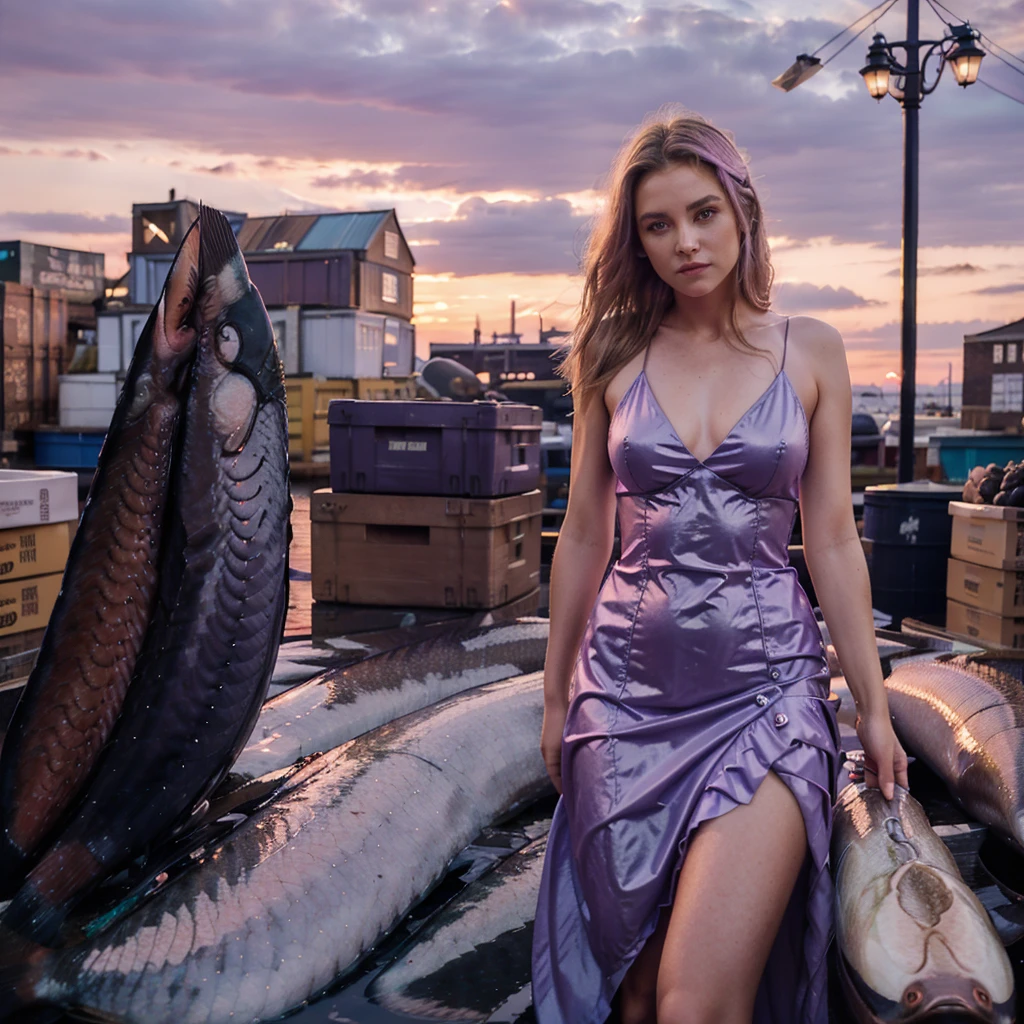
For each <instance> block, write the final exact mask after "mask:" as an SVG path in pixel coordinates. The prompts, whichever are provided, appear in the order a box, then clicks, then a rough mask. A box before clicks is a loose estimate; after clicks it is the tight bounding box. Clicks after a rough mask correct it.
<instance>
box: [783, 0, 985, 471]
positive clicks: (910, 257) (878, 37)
mask: <svg viewBox="0 0 1024 1024" xmlns="http://www.w3.org/2000/svg"><path fill="white" fill-rule="evenodd" d="M919 21H920V0H907V38H906V39H904V40H901V41H899V42H895V43H889V42H887V41H886V38H885V36H884V35H882V33H881V32H878V33H876V34H875V36H874V39H873V40H872V42H871V45H870V46H869V47H868V55H867V63H866V64H865V65H864V67H863V68H861V70H860V73H861V76H862V77H863V78H864V84H865V85H866V86H867V89H868V92H869V93H870V94H871V95H872V96H873V97H874V98H875V99H876V100H878V101H881V100H882V98H883V97H884V96H886V95H889V96H892V97H893V99H895V100H896V101H897V102H898V103H899V104H900V106H902V107H903V247H902V264H903V265H902V269H901V291H902V315H903V328H902V336H901V341H900V359H901V364H902V365H901V367H900V378H901V379H900V422H901V423H913V422H914V405H915V402H914V392H915V386H916V376H917V374H916V368H917V210H918V196H917V192H918V188H917V184H918V150H919V148H920V137H919V129H918V111H919V109H920V107H921V102H922V101H923V99H924V97H925V96H927V95H928V94H929V93H931V92H932V91H933V90H934V89H935V87H936V86H937V85H938V84H939V79H940V78H941V77H942V71H943V68H944V67H945V66H946V64H949V65H950V66H951V67H952V69H953V75H954V76H955V77H956V81H957V84H958V85H962V86H964V87H965V88H966V87H967V86H968V85H971V84H972V83H974V82H975V81H977V78H978V69H979V68H980V67H981V59H982V57H984V56H985V51H984V50H982V49H981V48H980V47H979V46H978V44H977V40H978V39H980V38H981V34H980V33H979V32H977V31H976V30H975V29H973V28H971V26H970V23H969V22H965V23H964V24H962V25H948V28H949V32H948V33H946V34H945V35H944V36H943V37H942V38H941V39H921V38H919V27H918V26H919ZM894 47H895V48H899V49H901V50H903V51H904V53H905V55H906V56H905V60H904V62H903V63H900V62H899V61H898V60H896V58H895V56H894V55H893V48H894ZM922 48H924V49H925V54H924V57H923V58H922V57H921V50H922ZM934 55H938V71H937V73H936V75H935V79H934V81H932V83H931V84H930V85H929V84H927V83H926V81H925V72H926V70H927V67H928V61H929V60H930V59H931V58H932V56H934ZM811 61H816V58H811V57H808V56H807V55H806V54H801V56H800V57H798V58H797V63H796V64H794V65H793V67H792V68H790V69H789V71H787V72H784V73H783V74H782V75H780V76H779V77H778V78H777V79H775V81H774V83H773V84H774V85H777V86H778V87H779V88H780V89H785V90H786V91H787V92H788V91H789V90H790V89H792V88H795V86H797V85H799V84H800V82H802V81H806V79H807V78H808V77H810V75H811V74H814V73H815V72H817V71H818V70H820V68H821V66H822V65H821V62H820V61H817V63H816V64H814V65H813V66H812V64H811V63H810V62H811ZM913 477H914V431H913V430H901V431H900V446H899V461H898V463H897V470H896V479H897V480H898V481H899V482H900V483H907V482H909V481H910V480H912V479H913Z"/></svg>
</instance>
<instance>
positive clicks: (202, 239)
mask: <svg viewBox="0 0 1024 1024" xmlns="http://www.w3.org/2000/svg"><path fill="white" fill-rule="evenodd" d="M236 257H237V258H238V259H239V261H241V252H240V250H239V248H238V241H237V240H236V238H235V233H234V231H232V230H231V225H230V224H229V223H228V219H227V217H225V216H224V214H223V213H221V212H220V210H215V209H214V208H213V207H212V206H201V207H200V208H199V270H200V277H201V279H202V280H204V281H205V280H206V279H207V278H208V277H211V276H216V275H217V274H219V273H220V272H221V271H222V270H223V269H224V268H225V267H226V266H227V265H228V264H229V263H231V262H232V260H234V259H235V258H236ZM242 266H243V271H244V266H245V265H244V262H243V264H242Z"/></svg>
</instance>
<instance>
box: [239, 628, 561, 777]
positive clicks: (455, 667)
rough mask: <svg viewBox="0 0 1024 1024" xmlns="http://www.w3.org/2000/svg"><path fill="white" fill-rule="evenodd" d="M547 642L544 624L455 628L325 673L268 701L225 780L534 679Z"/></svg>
mask: <svg viewBox="0 0 1024 1024" xmlns="http://www.w3.org/2000/svg"><path fill="white" fill-rule="evenodd" d="M547 641H548V620H547V619H524V620H523V621H521V622H510V623H503V624H500V625H493V626H477V627H475V628H469V629H466V628H456V629H453V630H449V631H446V632H445V633H443V634H440V635H438V636H433V637H430V638H429V639H426V640H421V641H418V642H416V643H413V644H409V645H408V646H404V647H399V648H397V649H395V650H391V651H385V652H384V653H383V654H377V655H374V656H373V657H370V658H366V659H364V660H363V661H360V662H357V663H356V664H355V665H349V666H346V667H345V668H341V669H336V670H331V671H329V672H325V673H324V674H323V675H321V676H318V677H317V678H315V679H311V680H310V681H309V682H307V683H302V684H300V685H299V686H295V687H293V688H292V689H290V690H288V691H286V692H285V693H282V694H279V695H278V696H277V697H274V698H272V699H271V700H269V701H267V703H266V704H265V705H264V706H263V710H262V711H261V712H260V715H259V718H258V719H257V721H256V727H255V729H254V730H253V732H252V735H251V736H250V737H249V741H248V742H247V743H246V746H245V748H244V749H243V751H242V753H241V754H240V755H239V757H238V760H237V761H235V764H234V766H233V767H232V770H231V773H232V776H233V777H236V778H237V781H239V782H241V781H244V780H247V779H250V778H258V777H259V776H261V775H265V774H266V773H267V772H271V771H276V770H277V769H278V768H283V767H284V766H285V765H288V764H291V763H292V762H293V761H295V760H297V759H298V758H300V757H305V756H306V755H308V754H312V753H315V752H317V751H321V750H330V749H332V748H333V747H336V746H338V744H339V743H344V742H345V741H346V740H350V739H352V737H353V736H358V735H359V734H360V733H364V732H367V731H368V730H369V729H375V728H376V727H377V726H378V725H383V724H384V723H385V722H387V721H390V720H391V719H393V718H398V717H399V716H401V715H405V714H408V713H409V712H410V711H416V710H417V709H419V708H422V707H426V706H427V705H428V704H434V703H436V702H437V701H439V700H442V699H443V698H445V697H450V696H451V695H452V694H454V693H458V692H460V691H461V690H466V689H469V688H470V687H472V686H480V685H482V684H483V683H490V682H495V681H497V680H499V679H507V678H508V677H509V676H516V675H524V674H525V673H527V672H536V671H538V670H540V669H542V668H543V667H544V655H545V651H546V650H547ZM232 781H235V778H233V779H232Z"/></svg>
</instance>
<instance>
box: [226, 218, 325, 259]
mask: <svg viewBox="0 0 1024 1024" xmlns="http://www.w3.org/2000/svg"><path fill="white" fill-rule="evenodd" d="M317 218H318V214H315V213H307V214H290V215H285V216H280V217H249V218H248V219H247V220H246V222H245V223H244V224H243V225H242V230H241V231H239V232H238V247H239V249H241V250H242V252H266V251H271V252H272V251H274V250H275V249H288V248H290V249H294V248H296V246H298V244H299V242H301V241H302V239H303V238H304V237H305V235H306V233H307V232H308V231H309V229H310V228H311V227H312V226H313V225H314V224H315V223H316V221H317Z"/></svg>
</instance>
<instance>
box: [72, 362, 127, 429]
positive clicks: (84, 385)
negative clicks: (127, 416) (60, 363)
mask: <svg viewBox="0 0 1024 1024" xmlns="http://www.w3.org/2000/svg"><path fill="white" fill-rule="evenodd" d="M119 392H120V384H119V382H118V379H117V375H116V374H113V373H65V374H62V375H61V376H60V377H59V378H58V396H59V397H58V401H59V405H60V425H61V426H62V427H108V426H110V419H111V417H112V416H113V415H114V406H115V405H117V396H118V393H119Z"/></svg>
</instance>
